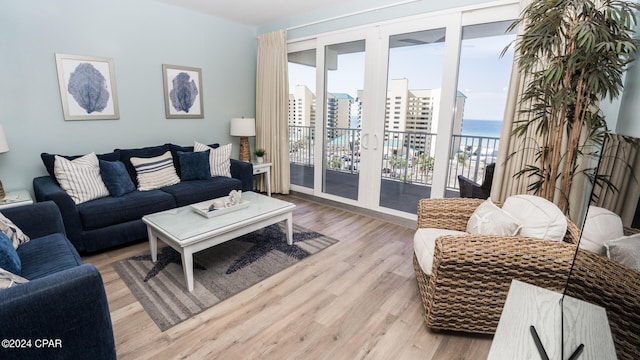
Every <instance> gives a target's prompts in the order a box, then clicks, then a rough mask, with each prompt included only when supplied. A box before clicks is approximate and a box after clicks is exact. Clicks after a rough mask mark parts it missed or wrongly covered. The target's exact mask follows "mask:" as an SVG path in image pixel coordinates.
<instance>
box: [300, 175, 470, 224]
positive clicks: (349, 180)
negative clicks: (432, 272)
mask: <svg viewBox="0 0 640 360" xmlns="http://www.w3.org/2000/svg"><path fill="white" fill-rule="evenodd" d="M290 172H291V184H295V185H299V186H304V187H307V188H313V167H312V166H304V165H297V164H290ZM327 173H328V174H327V179H326V184H325V185H326V191H325V192H326V193H329V194H332V195H336V196H340V197H344V198H347V199H354V200H357V198H358V181H359V178H360V176H359V175H358V174H350V173H346V172H341V171H332V170H327ZM430 196H431V187H430V186H425V185H415V184H409V183H403V182H399V181H393V180H387V179H382V183H381V190H380V202H379V204H380V206H383V207H386V208H390V209H395V210H399V211H404V212H407V213H411V214H416V213H417V209H418V201H419V200H420V199H424V198H429V197H430ZM445 196H446V197H458V196H460V195H459V192H458V191H455V190H447V191H446V193H445Z"/></svg>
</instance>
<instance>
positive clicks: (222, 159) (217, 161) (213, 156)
mask: <svg viewBox="0 0 640 360" xmlns="http://www.w3.org/2000/svg"><path fill="white" fill-rule="evenodd" d="M231 147H232V144H227V145H222V146H220V147H218V148H215V149H214V148H212V147H211V146H207V145H205V144H201V143H199V142H197V141H195V142H194V145H193V151H207V150H209V151H210V153H209V167H210V168H211V176H225V177H231V160H230V159H231Z"/></svg>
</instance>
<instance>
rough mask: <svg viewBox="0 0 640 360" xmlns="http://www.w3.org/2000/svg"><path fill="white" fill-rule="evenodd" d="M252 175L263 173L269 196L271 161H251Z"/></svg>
mask: <svg viewBox="0 0 640 360" xmlns="http://www.w3.org/2000/svg"><path fill="white" fill-rule="evenodd" d="M252 164H253V175H260V174H264V178H265V180H266V182H267V195H268V196H271V163H255V162H254V163H252Z"/></svg>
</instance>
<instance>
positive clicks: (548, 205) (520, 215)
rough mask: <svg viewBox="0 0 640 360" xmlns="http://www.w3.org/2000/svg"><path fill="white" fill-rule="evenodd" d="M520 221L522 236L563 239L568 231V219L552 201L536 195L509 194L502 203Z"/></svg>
mask: <svg viewBox="0 0 640 360" xmlns="http://www.w3.org/2000/svg"><path fill="white" fill-rule="evenodd" d="M502 210H504V211H506V212H508V213H509V214H511V215H512V216H513V217H515V218H516V219H518V220H519V221H520V224H521V225H522V228H521V229H520V236H527V237H533V238H539V239H546V240H556V241H562V240H563V239H564V235H565V233H566V232H567V219H566V217H565V216H564V214H563V213H562V211H560V209H559V208H558V207H557V206H556V205H555V204H554V203H552V202H551V201H549V200H547V199H544V198H542V197H539V196H534V195H513V196H509V197H508V198H507V200H505V202H504V205H502Z"/></svg>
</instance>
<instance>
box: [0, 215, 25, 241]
mask: <svg viewBox="0 0 640 360" xmlns="http://www.w3.org/2000/svg"><path fill="white" fill-rule="evenodd" d="M0 231H2V232H3V233H4V234H5V235H7V237H8V238H9V239H10V240H11V242H12V243H13V248H14V249H17V248H18V246H20V245H22V244H24V243H26V242H28V241H29V240H30V239H29V237H28V236H27V235H26V234H25V233H23V232H22V230H20V228H19V227H17V226H16V224H14V223H13V221H11V220H10V219H8V218H7V217H6V216H4V215H3V214H2V213H0Z"/></svg>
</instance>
